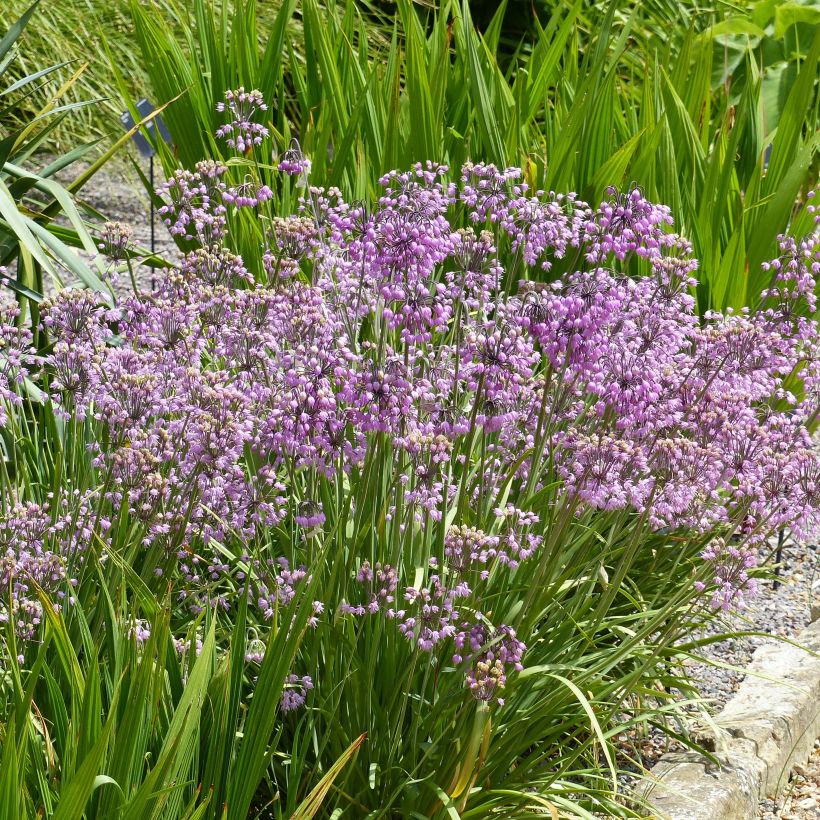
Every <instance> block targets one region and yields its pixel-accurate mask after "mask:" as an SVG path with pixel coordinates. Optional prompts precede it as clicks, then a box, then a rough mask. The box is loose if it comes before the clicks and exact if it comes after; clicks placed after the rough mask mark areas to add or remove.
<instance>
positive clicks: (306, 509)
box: [293, 499, 325, 530]
mask: <svg viewBox="0 0 820 820" xmlns="http://www.w3.org/2000/svg"><path fill="white" fill-rule="evenodd" d="M293 520H294V521H295V522H296V523H297V524H298V525H299V526H300V527H303V528H304V529H306V530H315V529H318V528H319V527H321V526H322V524H324V523H325V514H324V513H323V512H322V508H321V506H320V505H319V504H317V503H316V502H315V501H312V500H310V499H306V500H305V501H302V502H301V503H300V504H299V508H298V510H297V512H296V515H295V516H293Z"/></svg>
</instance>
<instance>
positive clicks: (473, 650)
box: [453, 623, 527, 705]
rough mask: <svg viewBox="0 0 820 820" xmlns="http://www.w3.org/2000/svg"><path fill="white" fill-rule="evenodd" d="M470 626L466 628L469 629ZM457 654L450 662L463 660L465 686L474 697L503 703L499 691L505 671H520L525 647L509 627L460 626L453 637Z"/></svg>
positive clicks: (502, 684) (479, 624)
mask: <svg viewBox="0 0 820 820" xmlns="http://www.w3.org/2000/svg"><path fill="white" fill-rule="evenodd" d="M468 627H469V628H468ZM454 643H455V648H456V654H454V655H453V663H456V664H461V663H466V664H468V665H469V671H468V672H467V675H466V680H467V686H468V687H469V689H470V693H471V694H472V696H473V697H474V698H475V699H476V700H481V701H486V702H489V701H492V700H495V701H497V702H498V704H499V705H503V704H504V700H503V698H501V697H500V694H501V690H503V689H504V687H505V686H506V685H507V674H508V672H509V670H510V669H511V668H512V669H513V670H516V671H521V670H522V669H523V668H524V667H523V664H522V663H521V661H522V659H523V657H524V653H525V652H526V651H527V647H526V646H525V644H524V643H523V641H520V640H519V639H518V637H517V636H516V634H515V630H514V629H513V628H512V627H509V626H501V627H499V628H498V629H497V630H492V629H491V628H489V627H488V626H487V625H486V624H485V623H477V624H475V625H474V626H471V627H470V626H469V625H468V624H464V625H463V629H462V630H461V631H460V632H459V633H458V634H457V635H456V637H455V641H454Z"/></svg>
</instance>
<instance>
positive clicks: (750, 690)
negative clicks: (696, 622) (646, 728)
mask: <svg viewBox="0 0 820 820" xmlns="http://www.w3.org/2000/svg"><path fill="white" fill-rule="evenodd" d="M795 643H797V644H799V646H793V645H791V644H787V643H778V644H774V645H764V646H762V647H760V648H759V649H758V650H757V651H756V652H755V655H754V657H753V658H752V662H751V664H750V665H749V668H748V674H747V676H746V678H745V679H744V681H743V682H742V683H741V685H740V687H739V688H738V691H737V694H735V696H734V697H733V698H732V699H731V700H730V701H729V703H727V704H726V707H725V708H724V710H723V711H722V712H721V713H720V714H719V715H718V716H717V717H716V718H715V724H716V726H717V727H718V731H719V737H718V740H717V742H715V743H713V744H712V748H714V749H718V750H719V754H717V755H716V756H717V757H718V759H719V760H720V761H721V764H722V765H721V767H720V768H719V769H718V768H716V767H714V766H713V765H712V764H711V763H710V762H709V761H706V760H705V759H704V758H703V757H702V756H700V755H698V754H696V753H694V752H687V753H675V754H666V755H664V756H663V757H662V758H661V760H660V761H659V762H658V763H657V764H656V765H655V766H654V767H653V768H652V771H651V772H650V775H651V781H652V783H651V785H650V786H649V788H648V789H647V796H648V803H649V805H650V806H651V807H652V810H653V814H652V816H653V817H660V818H667V819H668V820H750V818H754V817H756V816H757V807H758V803H759V801H760V800H762V799H764V798H766V797H767V796H776V795H777V794H779V793H780V792H781V791H782V790H783V789H784V787H785V786H786V784H787V783H788V780H789V773H790V772H791V770H792V768H793V767H794V766H795V764H798V765H799V764H802V763H804V762H805V761H806V760H808V758H809V756H810V755H811V753H812V751H813V749H814V747H815V739H816V738H817V737H818V736H820V657H818V656H817V655H816V654H813V653H817V652H818V650H820V619H818V620H816V621H815V622H814V623H812V624H811V625H810V626H809V627H808V628H807V629H805V630H804V631H803V632H802V633H801V634H800V635H799V636H798V637H797V639H796V641H795ZM806 650H809V651H806ZM704 745H705V744H704ZM806 799H807V800H815V798H814V797H809V798H806ZM799 807H800V806H798V808H799ZM814 807H815V806H814V805H812V806H809V808H810V809H811V808H814Z"/></svg>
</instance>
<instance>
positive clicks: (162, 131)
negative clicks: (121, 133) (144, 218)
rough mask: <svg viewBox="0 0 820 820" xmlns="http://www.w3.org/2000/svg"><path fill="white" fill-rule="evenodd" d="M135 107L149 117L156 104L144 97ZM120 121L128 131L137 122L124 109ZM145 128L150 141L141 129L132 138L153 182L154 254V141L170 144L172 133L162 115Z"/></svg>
mask: <svg viewBox="0 0 820 820" xmlns="http://www.w3.org/2000/svg"><path fill="white" fill-rule="evenodd" d="M135 107H136V109H137V112H138V113H139V115H140V117H141V118H143V117H147V116H148V115H149V114H150V113H151V112H152V111H153V110H154V106H153V105H151V103H150V102H149V101H148V100H147V99H146V98H145V97H142V98H141V99H139V100H137V104H136V106H135ZM120 122H121V123H122V127H123V128H124V129H125V130H126V131H128V130H129V129H131V128H133V127H134V125H135V124H136V123H135V122H134V118H133V116H132V115H131V112H130V111H123V112H122V114H120ZM145 130H146V131H147V132H148V134H149V135H150V137H151V140H150V141H149V140H148V139H147V138H146V137H145V135H144V134H143V133H142V132H141V131H136V132H135V133H134V136H133V137H132V139H133V140H134V144H135V145H136V146H137V150H138V151H139V152H140V154H141V155H142V156H144V157H147V158H148V179H149V181H150V183H151V197H150V201H151V253H152V254H154V253H156V235H155V226H154V198H153V194H154V154H156V149H155V148H154V143H153V141H154V140H156V139H157V136H159V138H160V139H162V140H163V141H164V142H165V143H168V144H170V142H171V135H170V133H169V132H168V129H167V128H166V126H165V123H164V122H163V121H162V117H154V119H153V120H151V122H149V123H147V124H146V126H145ZM151 290H154V279H153V277H151Z"/></svg>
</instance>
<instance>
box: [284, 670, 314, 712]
mask: <svg viewBox="0 0 820 820" xmlns="http://www.w3.org/2000/svg"><path fill="white" fill-rule="evenodd" d="M311 689H313V680H312V678H311V677H310V676H309V675H303V676H302V677H299V676H298V675H288V676H287V678H286V679H285V688H284V690H283V691H282V700H281V702H280V704H279V705H280V707H281V709H282V711H283V712H293V711H294V710H295V709H298V708H299V707H300V706H304V704H305V700H306V699H307V693H308V692H309V691H310V690H311Z"/></svg>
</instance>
